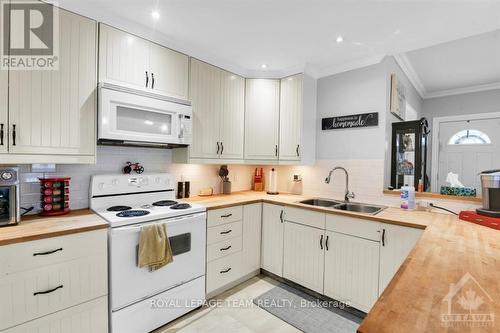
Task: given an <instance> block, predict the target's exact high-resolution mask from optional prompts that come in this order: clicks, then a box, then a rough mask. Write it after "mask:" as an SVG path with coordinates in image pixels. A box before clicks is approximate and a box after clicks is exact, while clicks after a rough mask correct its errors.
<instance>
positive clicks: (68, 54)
mask: <svg viewBox="0 0 500 333" xmlns="http://www.w3.org/2000/svg"><path fill="white" fill-rule="evenodd" d="M47 6H49V5H47ZM96 27H97V24H96V22H95V21H93V20H90V19H88V18H85V17H82V16H79V15H76V14H73V13H70V12H68V11H65V10H62V9H61V10H59V46H60V47H59V48H60V55H59V69H58V70H41V71H36V70H29V71H10V73H9V125H10V130H11V132H10V139H11V140H9V151H10V152H11V153H25V154H68V155H95V141H96V139H95V135H96V134H95V133H96V126H95V116H96V84H97V83H96V76H97V73H96V68H97V65H96V36H97V34H96ZM14 126H15V140H14V138H13V136H14V131H13V130H14Z"/></svg>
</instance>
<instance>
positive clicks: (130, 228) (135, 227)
mask: <svg viewBox="0 0 500 333" xmlns="http://www.w3.org/2000/svg"><path fill="white" fill-rule="evenodd" d="M204 214H205V213H198V214H192V215H188V216H181V217H176V218H169V219H166V220H163V221H161V222H159V221H153V222H148V223H142V224H134V225H132V226H123V227H116V228H113V229H112V232H120V231H136V230H140V229H141V228H142V227H144V226H148V225H154V224H165V223H167V224H168V223H172V222H177V221H182V220H186V219H191V218H194V217H199V216H203V215H204Z"/></svg>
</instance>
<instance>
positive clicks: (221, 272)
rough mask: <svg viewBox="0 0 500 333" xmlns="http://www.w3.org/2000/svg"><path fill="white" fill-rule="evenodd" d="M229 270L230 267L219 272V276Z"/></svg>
mask: <svg viewBox="0 0 500 333" xmlns="http://www.w3.org/2000/svg"><path fill="white" fill-rule="evenodd" d="M230 270H231V267H229V268H228V269H226V270H224V271H220V274H224V273H227V272H229V271H230Z"/></svg>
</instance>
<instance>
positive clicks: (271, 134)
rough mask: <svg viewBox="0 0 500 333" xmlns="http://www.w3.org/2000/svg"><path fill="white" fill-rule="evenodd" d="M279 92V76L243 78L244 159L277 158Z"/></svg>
mask: <svg viewBox="0 0 500 333" xmlns="http://www.w3.org/2000/svg"><path fill="white" fill-rule="evenodd" d="M279 96H280V81H279V80H267V79H247V80H246V96H245V159H249V160H277V159H278V126H279V100H280V97H279Z"/></svg>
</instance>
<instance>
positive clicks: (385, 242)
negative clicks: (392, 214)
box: [379, 223, 423, 295]
mask: <svg viewBox="0 0 500 333" xmlns="http://www.w3.org/2000/svg"><path fill="white" fill-rule="evenodd" d="M422 233H423V230H421V229H415V228H409V227H403V226H399V225H393V224H385V223H384V224H382V238H381V245H380V280H379V295H381V294H382V292H383V291H384V289H385V288H386V287H387V285H388V284H389V282H390V281H391V280H392V278H393V277H394V275H395V274H396V272H397V271H398V269H399V267H400V266H401V264H402V263H403V262H404V261H405V259H406V257H408V255H409V254H410V251H411V250H412V249H413V248H414V247H415V244H416V243H417V241H418V239H419V238H420V236H421V235H422Z"/></svg>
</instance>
